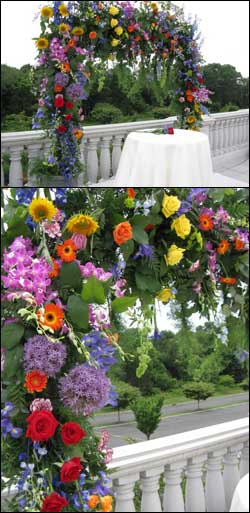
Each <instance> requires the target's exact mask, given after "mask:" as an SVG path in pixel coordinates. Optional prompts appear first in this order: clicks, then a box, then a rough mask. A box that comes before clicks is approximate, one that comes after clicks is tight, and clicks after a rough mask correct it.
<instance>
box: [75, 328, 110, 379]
mask: <svg viewBox="0 0 250 513" xmlns="http://www.w3.org/2000/svg"><path fill="white" fill-rule="evenodd" d="M82 342H83V343H84V345H85V346H86V347H87V348H88V350H89V353H90V355H91V356H92V358H93V359H94V360H95V361H96V362H97V363H98V365H99V368H100V369H102V370H104V371H105V372H107V371H108V370H109V368H110V367H111V365H113V364H114V363H115V362H116V359H115V358H114V353H115V351H116V348H115V346H114V345H113V344H110V343H109V341H108V339H107V337H104V336H103V335H102V333H100V332H93V333H90V334H89V335H85V337H84V338H83V339H82Z"/></svg>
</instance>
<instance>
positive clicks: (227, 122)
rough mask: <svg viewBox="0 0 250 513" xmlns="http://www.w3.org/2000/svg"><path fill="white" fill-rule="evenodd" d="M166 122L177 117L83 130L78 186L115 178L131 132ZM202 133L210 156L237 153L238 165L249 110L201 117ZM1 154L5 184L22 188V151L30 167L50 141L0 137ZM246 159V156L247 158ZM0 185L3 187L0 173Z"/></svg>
mask: <svg viewBox="0 0 250 513" xmlns="http://www.w3.org/2000/svg"><path fill="white" fill-rule="evenodd" d="M166 121H167V122H171V123H172V124H174V123H175V121H176V118H175V117H172V118H167V120H166V119H162V120H152V121H138V122H135V123H119V124H115V125H99V126H90V127H85V128H84V138H83V141H82V143H81V148H80V155H81V161H82V162H83V163H84V164H86V171H85V172H84V173H82V174H81V176H80V177H79V179H78V185H80V186H81V185H84V184H85V183H86V182H87V181H88V180H89V182H90V183H91V185H94V184H95V183H97V181H98V179H99V178H101V179H105V180H107V179H108V178H109V176H110V173H111V174H112V176H115V174H116V172H117V168H118V165H119V160H120V157H121V151H122V144H123V141H124V140H125V139H126V137H127V135H128V134H129V133H130V132H134V131H137V130H143V129H152V130H154V129H156V128H163V127H164V126H165V124H166ZM203 122H204V123H203V127H202V131H203V132H204V133H206V134H207V135H208V136H209V139H210V145H211V151H212V157H213V158H221V159H223V158H227V155H228V156H229V157H230V154H232V152H238V153H239V162H241V161H242V157H240V151H241V150H243V149H244V155H246V151H247V148H248V126H249V111H248V110H247V109H246V110H239V111H236V112H226V113H219V114H212V115H211V116H204V117H203ZM1 139H2V154H3V153H9V154H10V158H11V165H10V177H9V183H6V184H5V185H10V186H17V187H19V186H22V185H23V184H24V183H25V178H24V177H23V172H22V166H21V152H22V150H23V149H24V148H28V152H29V161H30V165H31V162H32V160H34V158H35V157H36V156H39V154H40V149H41V148H42V147H43V150H42V151H43V155H47V154H48V152H49V141H47V140H46V139H45V134H44V132H42V131H39V130H36V131H34V132H14V133H3V134H2V137H1ZM246 158H247V157H246ZM1 179H2V185H4V177H3V172H2V171H1ZM28 180H29V183H32V185H37V184H36V183H35V179H32V178H31V177H30V176H28Z"/></svg>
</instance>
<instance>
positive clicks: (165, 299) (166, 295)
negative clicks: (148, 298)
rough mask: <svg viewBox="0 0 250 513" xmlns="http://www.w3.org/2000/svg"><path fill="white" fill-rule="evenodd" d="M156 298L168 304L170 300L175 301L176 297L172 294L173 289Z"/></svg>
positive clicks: (164, 290)
mask: <svg viewBox="0 0 250 513" xmlns="http://www.w3.org/2000/svg"><path fill="white" fill-rule="evenodd" d="M156 297H157V299H158V300H159V301H161V302H162V303H167V302H168V301H169V300H170V299H174V298H175V295H174V294H172V292H171V289H163V290H161V291H160V292H159V294H157V296H156Z"/></svg>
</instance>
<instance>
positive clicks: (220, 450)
mask: <svg viewBox="0 0 250 513" xmlns="http://www.w3.org/2000/svg"><path fill="white" fill-rule="evenodd" d="M248 440H249V433H248V418H243V419H239V420H235V421H232V422H226V423H223V424H219V425H215V426H210V427H206V428H202V429H197V430H194V431H189V432H186V433H180V434H177V435H172V436H167V437H164V438H158V439H156V440H152V441H149V442H140V443H137V444H133V445H128V446H124V447H118V448H116V449H114V456H113V461H112V463H110V464H109V468H110V470H112V471H113V473H112V474H111V478H112V485H111V486H112V488H113V491H114V493H115V501H116V509H115V511H116V512H122V511H129V512H133V511H135V506H134V487H135V484H136V483H137V485H138V484H139V487H140V490H141V509H140V511H148V512H149V511H152V512H161V511H167V512H178V511H180V512H184V511H187V512H195V511H199V512H203V511H214V512H215V511H218V512H223V511H229V509H230V505H231V501H232V497H233V493H234V490H235V488H236V486H237V484H238V482H239V480H240V478H241V477H243V475H245V474H246V473H247V472H248V465H249V441H248ZM162 476H164V490H163V486H162V485H161V490H160V493H159V488H160V485H159V483H160V480H161V478H162ZM183 490H185V492H184V493H183ZM137 495H138V492H137ZM137 502H138V497H137Z"/></svg>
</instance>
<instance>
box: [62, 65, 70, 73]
mask: <svg viewBox="0 0 250 513" xmlns="http://www.w3.org/2000/svg"><path fill="white" fill-rule="evenodd" d="M61 70H62V71H63V73H69V72H70V64H69V62H64V63H63V64H62V65H61Z"/></svg>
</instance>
